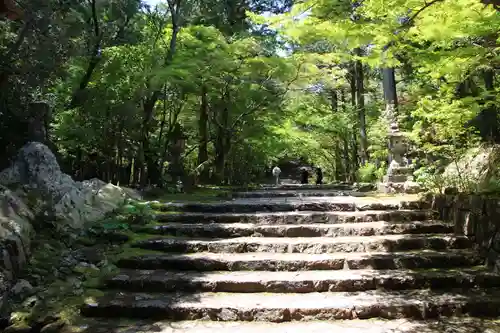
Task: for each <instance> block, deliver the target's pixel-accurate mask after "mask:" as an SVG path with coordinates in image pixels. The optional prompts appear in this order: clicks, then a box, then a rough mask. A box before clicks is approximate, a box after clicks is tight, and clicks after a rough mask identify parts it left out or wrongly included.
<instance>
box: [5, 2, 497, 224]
mask: <svg viewBox="0 0 500 333" xmlns="http://www.w3.org/2000/svg"><path fill="white" fill-rule="evenodd" d="M20 3H22V4H23V5H26V4H27V2H26V4H25V1H20ZM96 4H97V6H96V12H95V13H93V12H92V7H91V6H90V2H89V3H80V2H76V1H69V2H68V1H64V2H60V1H55V0H54V1H53V0H51V1H49V2H48V3H47V6H33V8H32V16H33V20H34V21H33V22H30V25H29V33H27V34H23V33H22V32H23V27H22V23H20V22H7V21H2V22H0V25H1V28H2V29H1V31H2V32H1V33H0V40H1V41H2V43H0V45H2V46H1V47H0V55H2V57H0V58H2V59H5V60H2V62H1V70H2V74H4V73H6V75H5V76H6V81H5V82H4V84H5V85H4V87H7V88H5V89H2V93H1V96H0V97H1V100H0V101H1V102H2V103H3V104H2V105H4V106H8V108H5V109H6V110H7V111H8V112H7V111H6V112H5V113H2V117H3V118H2V121H3V123H2V124H0V125H1V126H0V129H5V132H6V133H7V132H9V131H10V132H12V128H19V126H21V125H22V124H25V123H27V121H26V117H27V115H26V113H25V111H24V110H26V109H27V105H28V104H29V102H31V101H39V100H45V101H48V102H49V104H50V105H51V106H52V108H53V112H52V115H51V118H50V119H48V120H49V121H50V122H51V124H50V125H51V126H50V139H51V141H52V142H53V143H54V144H55V145H56V147H57V148H58V150H59V151H58V153H59V155H60V156H59V158H60V160H62V162H63V163H62V164H63V167H64V169H65V171H67V172H69V173H72V174H73V175H75V176H76V174H79V176H80V177H81V178H90V177H95V176H98V177H100V178H102V179H104V180H106V181H112V182H115V183H117V182H120V184H121V185H123V184H129V183H131V184H133V185H136V184H138V183H141V185H147V184H148V183H151V184H157V185H161V186H164V185H165V183H169V184H167V189H166V190H162V191H170V190H171V189H174V188H175V184H174V183H175V181H176V177H177V175H174V172H172V170H175V169H176V168H177V169H178V171H179V170H180V171H179V177H181V179H182V181H183V183H184V184H185V186H186V188H188V187H190V186H191V187H193V186H194V185H195V184H196V183H223V184H231V185H235V184H249V183H254V182H255V183H257V182H261V181H262V180H263V179H264V178H265V177H266V172H267V170H268V168H269V167H270V166H271V165H274V164H277V163H279V162H280V161H282V160H290V159H295V160H298V159H302V160H303V161H305V163H307V164H311V165H315V166H321V167H322V169H323V172H324V176H325V179H328V180H350V181H356V180H361V181H377V180H379V179H380V178H381V175H382V174H384V173H385V168H386V165H387V163H386V161H387V157H388V156H387V155H388V151H387V137H386V136H387V131H388V126H389V124H388V122H387V120H386V119H385V118H384V117H383V112H382V111H383V110H384V108H385V106H384V101H383V96H382V92H381V89H380V79H381V75H380V74H381V72H380V67H384V66H393V67H395V71H396V81H397V82H398V84H397V93H398V97H399V98H398V102H399V105H398V110H397V111H398V117H397V121H398V123H399V125H400V128H401V129H402V130H403V131H405V132H406V133H407V134H408V136H409V138H410V140H411V144H412V146H413V147H412V149H413V151H412V153H413V154H414V155H415V156H418V158H417V160H418V162H419V164H421V165H424V167H425V168H424V169H421V170H419V171H418V172H420V174H418V173H417V176H416V177H417V179H418V180H419V181H420V182H422V183H423V184H424V183H425V184H426V187H434V188H438V187H439V186H441V185H439V186H438V185H436V184H437V183H442V182H443V180H442V179H440V178H439V177H441V176H439V175H440V172H441V171H442V169H443V167H444V165H445V164H446V163H451V162H452V161H454V160H456V157H457V156H460V154H462V153H463V147H470V146H474V145H477V144H478V142H480V141H487V140H496V141H499V140H500V134H499V133H494V132H495V131H496V132H498V129H497V127H496V125H498V124H497V122H498V119H497V117H498V116H497V113H498V112H497V111H498V107H499V105H500V99H499V97H498V96H499V94H498V93H497V92H498V88H497V85H498V82H496V81H495V74H496V69H497V68H498V61H499V54H498V47H497V44H498V43H497V42H498V41H497V39H498V38H497V32H498V30H499V28H500V18H499V16H498V13H497V12H496V11H495V10H494V9H493V8H491V6H484V5H483V4H481V3H480V1H478V0H444V1H434V2H427V4H426V3H425V2H423V1H415V0H387V1H375V0H367V1H363V5H362V6H355V4H354V3H353V2H352V1H347V0H345V1H344V0H342V1H316V0H305V1H300V2H295V3H292V2H291V1H269V0H253V1H241V0H231V1H225V2H221V1H213V0H210V1H186V2H183V4H182V6H181V8H179V11H178V12H177V11H175V10H174V11H173V12H171V11H170V7H169V6H167V5H166V3H162V4H160V5H159V6H157V7H156V8H154V9H151V8H149V9H147V8H145V7H144V6H142V5H143V4H142V3H141V2H140V1H138V0H127V1H116V0H113V1H97V2H96ZM387 8H390V10H388V9H387ZM288 9H289V10H288ZM270 13H272V14H270ZM94 14H95V15H94ZM96 20H97V24H96ZM47 27H48V28H47ZM18 39H19V40H18ZM16 41H18V42H19V41H20V44H18V43H17V42H16ZM384 50H385V51H384ZM360 70H361V71H360ZM361 72H362V73H361ZM27 73H30V75H27ZM361 74H363V78H362V80H361ZM492 78H493V79H492ZM2 80H3V79H2ZM360 82H363V87H360V85H359V83H360ZM0 83H1V82H0ZM179 125H180V127H179ZM177 128H180V134H179V133H178V131H177V132H176V131H174V129H177ZM2 131H3V130H2ZM0 132H1V131H0ZM10 132H9V133H10ZM492 133H493V134H492ZM14 134H16V135H14ZM365 134H366V140H364V139H363V140H362V139H361V138H363V137H364V136H365ZM179 135H180V136H182V140H181V138H180V137H177V136H179ZM14 139H15V140H14ZM2 140H3V141H1V140H0V143H4V145H3V146H5V148H4V150H5V153H4V154H5V155H6V158H5V160H6V161H7V160H8V158H7V157H9V156H12V154H13V153H14V151H15V148H18V146H19V145H20V144H22V142H23V140H25V135H24V134H23V135H18V133H10V134H6V135H5V138H3V139H2ZM180 141H182V143H183V148H182V149H180V150H179V152H177V149H178V146H180V145H181V144H180V143H179V142H180ZM365 141H366V142H365ZM9 154H10V155H9ZM176 154H178V155H179V156H177V155H176ZM365 155H367V156H368V157H369V158H368V160H363V161H362V159H361V156H363V159H364V156H365ZM435 160H438V161H439V162H438V163H437V164H438V165H435V164H436V163H435ZM360 165H362V166H361V167H360ZM375 165H381V167H380V168H376V167H375ZM431 165H432V168H431V167H430V166H431ZM91 168H94V169H95V170H89V169H91ZM141 177H142V178H141ZM450 181H451V180H450ZM432 184H434V185H432ZM461 186H462V185H461ZM463 186H465V185H463ZM172 192H173V190H172ZM141 216H142V215H141ZM110 223H111V222H110ZM113 223H115V222H113ZM113 223H111V224H113ZM116 223H117V224H116V226H115V227H110V228H111V229H113V228H115V229H119V228H122V227H120V225H121V224H120V223H121V222H116Z"/></svg>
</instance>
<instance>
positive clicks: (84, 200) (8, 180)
mask: <svg viewBox="0 0 500 333" xmlns="http://www.w3.org/2000/svg"><path fill="white" fill-rule="evenodd" d="M128 198H132V199H140V195H138V194H137V193H136V192H134V191H133V190H130V189H123V188H120V187H118V186H115V185H113V184H107V183H105V182H103V181H102V180H99V179H90V180H86V181H83V182H76V181H74V180H73V179H72V178H71V177H70V176H69V175H67V174H65V173H63V172H62V171H61V168H60V167H59V164H58V163H57V160H56V158H55V156H54V154H53V153H52V152H51V151H50V149H49V148H48V147H47V146H46V145H44V144H42V143H39V142H30V143H28V144H26V145H25V146H24V147H22V148H21V149H20V151H19V153H18V155H17V157H16V159H15V160H14V162H13V163H12V165H11V166H10V167H9V168H7V169H5V170H3V171H2V172H0V307H2V305H3V300H4V297H5V296H4V295H5V294H6V292H7V291H9V288H10V287H11V286H12V285H13V282H14V281H15V278H16V277H17V276H18V273H19V271H20V270H21V268H22V267H23V265H24V264H25V263H26V261H27V258H28V257H29V254H30V248H31V240H32V239H33V236H34V230H35V228H34V227H36V223H40V222H39V221H37V217H43V215H41V214H45V215H49V216H50V217H51V218H53V219H54V220H55V221H56V222H57V223H60V224H64V225H65V226H68V227H71V228H80V227H82V226H83V225H84V223H85V222H88V221H95V220H99V219H101V218H103V217H104V216H105V214H107V213H109V212H111V211H113V210H114V209H116V208H118V207H120V206H121V205H122V204H124V203H125V201H126V200H127V199H128ZM17 286H18V287H19V288H21V287H22V286H20V285H17ZM19 288H18V289H19ZM21 289H22V288H21ZM23 290H24V289H23Z"/></svg>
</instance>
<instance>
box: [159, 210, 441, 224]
mask: <svg viewBox="0 0 500 333" xmlns="http://www.w3.org/2000/svg"><path fill="white" fill-rule="evenodd" d="M436 217H437V213H436V212H434V211H431V210H392V211H372V210H367V211H358V212H281V213H253V214H252V213H241V214H232V213H224V214H210V213H183V214H175V213H174V214H172V213H158V214H156V216H155V218H156V220H157V221H159V222H183V223H200V222H203V221H208V222H217V223H236V222H242V223H255V224H310V223H354V222H372V221H389V222H409V221H423V220H429V219H433V218H436Z"/></svg>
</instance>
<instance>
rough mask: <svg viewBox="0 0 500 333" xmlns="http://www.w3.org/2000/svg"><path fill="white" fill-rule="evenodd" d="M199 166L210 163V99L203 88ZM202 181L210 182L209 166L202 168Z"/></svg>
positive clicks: (199, 120)
mask: <svg viewBox="0 0 500 333" xmlns="http://www.w3.org/2000/svg"><path fill="white" fill-rule="evenodd" d="M198 140H199V141H198V166H200V165H202V164H203V163H205V162H206V161H208V99H207V87H206V86H205V85H203V86H202V87H201V105H200V114H199V118H198ZM199 179H200V181H201V182H202V183H203V182H206V181H207V180H208V166H207V165H204V166H203V167H201V173H200V176H199Z"/></svg>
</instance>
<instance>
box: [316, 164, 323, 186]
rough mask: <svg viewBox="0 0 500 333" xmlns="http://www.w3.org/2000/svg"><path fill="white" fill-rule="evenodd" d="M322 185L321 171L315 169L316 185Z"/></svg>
mask: <svg viewBox="0 0 500 333" xmlns="http://www.w3.org/2000/svg"><path fill="white" fill-rule="evenodd" d="M321 184H323V170H321V168H316V185H321Z"/></svg>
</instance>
